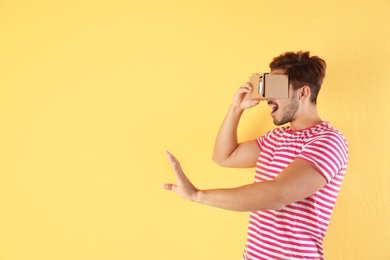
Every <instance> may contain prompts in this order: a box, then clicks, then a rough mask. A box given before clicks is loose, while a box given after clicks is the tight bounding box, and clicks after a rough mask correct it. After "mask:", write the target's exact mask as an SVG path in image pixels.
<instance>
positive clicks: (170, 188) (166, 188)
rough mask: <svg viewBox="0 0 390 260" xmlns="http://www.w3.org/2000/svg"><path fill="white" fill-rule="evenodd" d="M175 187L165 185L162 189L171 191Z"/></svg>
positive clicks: (169, 184)
mask: <svg viewBox="0 0 390 260" xmlns="http://www.w3.org/2000/svg"><path fill="white" fill-rule="evenodd" d="M175 186H176V185H174V184H171V183H166V184H164V189H165V190H173V189H174V187H175Z"/></svg>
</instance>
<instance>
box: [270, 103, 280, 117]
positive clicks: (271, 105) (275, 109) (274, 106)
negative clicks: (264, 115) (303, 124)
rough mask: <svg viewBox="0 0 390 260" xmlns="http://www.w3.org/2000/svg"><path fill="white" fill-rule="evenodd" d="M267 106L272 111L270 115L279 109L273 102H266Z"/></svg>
mask: <svg viewBox="0 0 390 260" xmlns="http://www.w3.org/2000/svg"><path fill="white" fill-rule="evenodd" d="M268 105H269V106H270V107H271V109H272V111H271V114H273V113H275V112H276V111H277V110H278V109H279V106H278V105H277V104H275V103H273V102H268Z"/></svg>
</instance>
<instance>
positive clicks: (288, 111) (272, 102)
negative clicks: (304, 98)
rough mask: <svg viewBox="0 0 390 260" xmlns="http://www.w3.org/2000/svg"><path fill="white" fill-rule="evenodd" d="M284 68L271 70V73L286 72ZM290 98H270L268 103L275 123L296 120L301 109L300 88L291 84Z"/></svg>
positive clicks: (279, 123) (281, 123)
mask: <svg viewBox="0 0 390 260" xmlns="http://www.w3.org/2000/svg"><path fill="white" fill-rule="evenodd" d="M284 72H285V71H284V70H283V69H276V70H273V71H271V74H274V75H278V74H284ZM288 96H289V98H282V99H268V100H267V101H268V105H269V106H270V107H271V109H272V112H271V116H272V118H273V122H274V124H275V125H277V126H279V125H284V124H286V123H289V122H291V121H293V120H294V117H295V114H296V112H297V111H298V109H299V98H298V90H295V91H294V90H293V88H292V86H291V85H290V86H289V95H288Z"/></svg>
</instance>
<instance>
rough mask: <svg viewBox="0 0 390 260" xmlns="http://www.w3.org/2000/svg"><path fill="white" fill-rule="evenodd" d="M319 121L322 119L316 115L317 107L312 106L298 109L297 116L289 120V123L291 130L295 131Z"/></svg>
mask: <svg viewBox="0 0 390 260" xmlns="http://www.w3.org/2000/svg"><path fill="white" fill-rule="evenodd" d="M321 122H322V120H321V118H320V116H319V115H318V112H317V108H316V107H315V106H313V107H311V108H310V109H307V110H306V111H300V113H299V114H298V115H297V117H296V118H295V119H293V120H292V121H291V122H290V125H291V130H293V131H297V130H302V129H306V128H309V127H311V126H314V125H316V124H319V123H321Z"/></svg>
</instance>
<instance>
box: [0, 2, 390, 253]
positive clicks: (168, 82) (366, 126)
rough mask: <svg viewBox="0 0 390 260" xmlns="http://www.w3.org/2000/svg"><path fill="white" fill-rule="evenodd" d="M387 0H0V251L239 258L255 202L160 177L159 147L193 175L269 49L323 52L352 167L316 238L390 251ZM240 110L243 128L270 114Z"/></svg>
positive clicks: (222, 183)
mask: <svg viewBox="0 0 390 260" xmlns="http://www.w3.org/2000/svg"><path fill="white" fill-rule="evenodd" d="M389 14H390V1H389V0H373V1H366V0H365V1H363V0H361V1H351V0H350V1H336V0H331V1H312V0H299V1H287V0H282V1H250V0H240V1H216V0H211V1H210V0H198V1H191V2H189V1H179V0H167V1H124V0H123V1H119V0H112V1H92V0H91V1H72V0H71V1H42V0H36V1H27V0H21V1H11V0H2V1H1V2H0V37H1V40H0V245H1V246H0V259H2V260H16V259H17V260H19V259H20V260H25V259H31V260H35V259H37V260H38V259H39V260H46V259H48V260H49V259H50V260H52V259H55V260H62V259H63V260H69V259H77V260H78V259H80V260H85V259H94V260H99V259H115V260H119V259H186V260H191V259H197V260H199V259H240V257H241V254H242V250H243V246H244V242H245V237H246V225H247V219H248V214H247V213H235V212H228V211H223V210H219V209H214V208H208V207H205V206H202V205H197V204H193V203H190V202H187V201H184V200H182V199H179V198H178V197H176V196H174V194H173V193H168V192H166V191H164V190H163V189H162V184H163V183H165V182H169V181H173V176H172V172H171V170H170V168H169V165H168V163H167V161H166V158H165V150H170V151H171V152H172V153H174V154H175V155H176V156H177V157H178V159H179V160H181V163H182V165H183V167H184V168H185V170H186V172H187V174H188V175H189V176H190V178H191V179H192V180H193V181H194V182H195V184H196V185H198V187H200V188H211V187H231V186H236V185H241V184H244V183H248V182H251V181H252V179H253V177H252V175H253V170H252V169H249V170H237V169H223V168H221V167H218V166H217V165H215V164H213V163H212V162H211V152H212V147H213V141H214V137H215V135H216V133H217V130H218V128H219V125H220V123H221V121H222V119H223V117H224V115H225V112H226V110H227V108H228V105H229V104H230V100H231V98H232V96H233V94H234V92H235V90H236V89H237V88H238V87H239V86H240V85H241V84H242V83H243V82H244V81H246V80H247V78H248V76H249V75H250V74H251V73H252V72H261V71H266V70H267V68H268V63H269V61H270V60H271V58H272V57H274V56H276V55H278V54H280V53H282V52H285V51H289V50H310V51H311V52H312V53H313V54H316V55H319V56H321V57H323V58H324V59H325V60H326V61H327V63H328V71H327V77H326V80H325V82H324V86H323V90H322V91H321V93H320V97H319V111H320V113H321V115H322V118H323V119H325V120H328V121H330V122H331V123H332V124H333V125H334V126H335V127H336V128H338V129H339V130H341V131H342V132H343V133H344V135H345V136H346V137H347V139H348V142H349V149H350V159H349V168H348V172H347V177H346V179H345V182H344V184H343V186H342V190H341V193H340V197H339V200H338V203H337V205H336V208H335V211H334V214H333V218H332V221H331V225H330V227H329V232H328V235H327V237H326V239H325V253H326V256H327V259H330V260H338V259H343V260H352V259H353V260H355V259H381V260H382V259H390V249H389V242H390V221H389V215H390V214H389V213H390V187H389V185H390V177H389V176H390V174H389V162H390V156H389V147H390V143H389V132H390V120H389V119H390V118H389V111H390V95H389V93H388V89H389V86H390V85H389V82H390V48H389V46H390V15H389ZM272 126H273V125H272V122H271V119H270V117H269V108H268V107H267V106H266V105H265V104H260V106H258V107H256V108H255V109H253V110H252V111H248V112H247V113H246V114H245V115H244V118H243V119H242V124H241V125H240V138H241V139H242V140H243V139H247V138H254V137H256V136H257V135H260V134H263V133H264V132H265V131H267V130H269V129H270V128H271V127H272Z"/></svg>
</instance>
